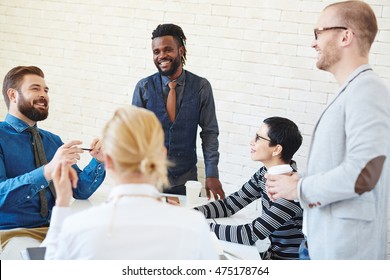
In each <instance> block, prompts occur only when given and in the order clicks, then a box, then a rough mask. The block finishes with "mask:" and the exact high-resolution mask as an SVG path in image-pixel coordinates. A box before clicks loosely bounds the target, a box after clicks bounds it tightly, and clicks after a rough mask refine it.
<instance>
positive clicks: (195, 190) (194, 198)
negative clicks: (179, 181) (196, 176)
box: [185, 181, 202, 206]
mask: <svg viewBox="0 0 390 280" xmlns="http://www.w3.org/2000/svg"><path fill="white" fill-rule="evenodd" d="M185 186H186V204H187V206H193V205H196V204H197V203H198V201H199V194H200V190H201V189H202V184H201V183H200V182H198V181H187V182H186V183H185Z"/></svg>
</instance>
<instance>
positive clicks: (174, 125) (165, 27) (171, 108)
mask: <svg viewBox="0 0 390 280" xmlns="http://www.w3.org/2000/svg"><path fill="white" fill-rule="evenodd" d="M185 43H186V36H185V35H184V33H183V30H182V29H181V27H180V26H177V25H175V24H160V25H158V26H157V28H156V29H155V30H154V31H153V33H152V52H153V61H154V64H155V65H156V67H157V69H158V73H156V74H154V75H151V76H149V77H147V78H144V79H142V80H140V81H139V82H138V83H137V85H136V87H135V90H134V94H133V101H132V103H133V105H136V106H139V107H144V108H146V109H149V110H151V111H153V112H154V113H155V114H156V116H157V117H158V118H159V120H160V122H161V124H162V126H163V129H164V133H165V146H166V148H167V151H168V159H169V160H170V161H172V162H173V164H174V165H173V166H171V167H170V168H169V170H168V178H169V183H170V185H171V186H170V188H169V189H166V190H165V192H167V193H173V194H185V187H184V184H185V182H186V181H188V180H197V179H198V171H197V166H196V164H197V154H196V137H197V131H198V125H199V126H200V127H201V132H200V137H201V139H202V149H203V156H204V162H205V168H206V194H207V197H210V192H212V193H213V195H214V197H215V199H218V198H224V197H225V194H224V191H223V189H222V184H221V182H220V181H219V179H218V178H219V174H218V161H219V152H218V134H219V130H218V123H217V118H216V114H215V104H214V98H213V92H212V89H211V85H210V83H209V82H208V81H207V80H206V79H205V78H202V77H199V76H197V75H195V74H193V73H191V72H189V71H187V70H184V69H183V66H184V64H185V61H186V52H187V50H186V47H185Z"/></svg>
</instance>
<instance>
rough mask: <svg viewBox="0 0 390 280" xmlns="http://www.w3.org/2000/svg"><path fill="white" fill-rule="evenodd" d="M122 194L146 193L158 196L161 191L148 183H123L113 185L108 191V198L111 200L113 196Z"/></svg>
mask: <svg viewBox="0 0 390 280" xmlns="http://www.w3.org/2000/svg"><path fill="white" fill-rule="evenodd" d="M122 195H146V196H153V197H156V198H159V197H160V196H161V193H160V192H159V191H158V190H157V189H156V187H154V186H152V185H150V184H123V185H118V186H116V187H114V189H113V190H112V191H111V192H110V194H109V196H108V199H109V200H112V199H114V198H115V197H118V196H122Z"/></svg>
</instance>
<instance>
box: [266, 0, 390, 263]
mask: <svg viewBox="0 0 390 280" xmlns="http://www.w3.org/2000/svg"><path fill="white" fill-rule="evenodd" d="M377 31H378V27H377V21H376V17H375V14H374V12H373V10H372V9H371V8H370V6H369V5H368V4H366V3H364V2H360V1H346V2H339V3H335V4H332V5H329V6H327V7H326V8H325V9H324V10H323V11H322V13H321V15H320V17H319V19H318V22H317V27H316V28H315V29H314V34H315V40H314V41H313V43H312V47H313V48H314V49H315V50H316V51H317V52H318V60H317V67H318V68H319V69H321V70H324V71H328V72H330V73H332V74H333V75H334V77H335V79H336V80H337V82H338V84H339V85H340V88H339V91H338V93H337V95H336V97H335V99H334V100H333V101H332V102H331V103H330V104H329V105H328V106H327V108H326V109H325V110H324V112H323V113H322V115H321V116H320V118H319V121H318V122H317V124H316V126H315V128H314V132H313V137H312V143H311V147H310V152H309V156H308V164H307V173H306V175H305V176H304V177H303V178H299V176H298V175H295V174H293V175H291V176H285V175H269V174H268V175H267V176H266V178H267V188H268V192H269V193H270V194H271V195H272V197H273V199H278V198H281V197H283V198H286V199H298V200H299V202H300V204H301V206H302V207H303V208H304V220H303V229H304V233H305V234H306V237H307V246H308V252H309V257H310V258H311V259H386V257H387V230H388V229H387V212H388V208H387V207H388V206H387V201H388V190H389V184H390V164H389V159H388V157H389V153H390V141H389V139H390V93H389V90H388V89H387V88H386V86H385V84H384V83H383V82H382V81H381V80H380V78H379V77H378V76H377V75H376V74H375V73H374V72H373V70H372V69H371V67H370V66H369V65H368V56H369V50H370V47H371V45H372V43H373V41H374V39H375V36H376V33H377ZM386 158H387V159H386Z"/></svg>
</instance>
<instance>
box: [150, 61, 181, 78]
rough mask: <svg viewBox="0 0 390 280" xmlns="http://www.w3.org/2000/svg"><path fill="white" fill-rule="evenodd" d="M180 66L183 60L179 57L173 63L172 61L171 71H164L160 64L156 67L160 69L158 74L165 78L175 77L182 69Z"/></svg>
mask: <svg viewBox="0 0 390 280" xmlns="http://www.w3.org/2000/svg"><path fill="white" fill-rule="evenodd" d="M180 64H181V58H180V56H177V57H176V58H175V59H174V60H173V61H172V67H171V69H169V70H167V71H162V70H161V68H160V66H159V65H158V64H156V67H157V69H158V72H160V74H161V75H163V76H168V77H169V76H172V75H174V74H175V73H176V72H177V70H178V69H179V67H180Z"/></svg>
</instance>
